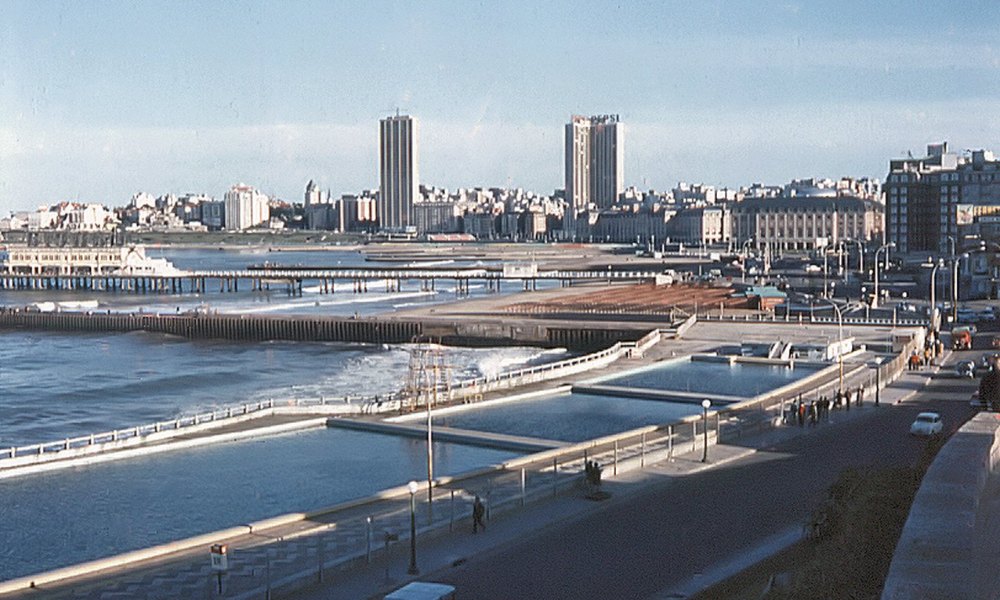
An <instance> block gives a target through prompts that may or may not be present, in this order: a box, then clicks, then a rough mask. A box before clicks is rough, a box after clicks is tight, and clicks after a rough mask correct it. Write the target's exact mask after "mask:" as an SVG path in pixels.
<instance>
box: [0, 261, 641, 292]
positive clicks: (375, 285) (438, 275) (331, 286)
mask: <svg viewBox="0 0 1000 600" xmlns="http://www.w3.org/2000/svg"><path fill="white" fill-rule="evenodd" d="M656 276H657V273H656V272H653V271H632V270H629V271H614V270H608V271H601V270H581V271H568V270H554V271H539V272H537V273H534V274H532V275H510V274H505V273H504V272H503V271H502V270H499V269H417V268H386V269H381V268H365V269H358V268H285V267H280V268H278V267H251V268H249V269H245V270H224V271H218V270H212V271H184V272H179V273H171V274H168V275H134V274H115V273H92V274H91V273H70V274H67V273H17V272H9V271H8V272H0V290H6V291H31V290H70V291H73V290H87V291H103V292H116V293H136V294H185V293H187V294H205V293H207V292H209V291H214V290H216V289H217V290H218V291H219V292H220V293H224V292H238V291H240V287H241V285H242V287H243V289H244V290H246V289H249V290H250V291H266V290H270V289H271V286H272V285H274V286H277V287H278V289H281V288H282V287H283V289H284V290H285V291H286V292H287V293H288V294H289V295H301V294H302V292H303V286H304V285H309V286H314V287H316V288H317V289H318V291H319V292H320V293H324V294H332V293H335V292H336V290H337V286H336V284H337V283H338V282H339V283H340V284H341V286H342V287H341V289H342V290H343V285H344V284H346V283H350V284H351V290H352V291H353V292H354V293H363V292H367V291H368V290H369V285H371V287H372V289H373V290H379V289H383V288H384V291H385V292H400V291H402V290H403V286H404V284H410V285H415V286H419V289H420V290H421V291H427V290H434V289H435V286H436V284H437V282H438V281H450V282H453V284H454V287H455V292H456V294H458V295H468V293H469V290H470V288H471V285H472V283H473V282H476V283H480V284H482V285H484V286H485V287H486V288H487V289H489V290H491V291H499V290H500V286H501V284H503V283H507V284H511V283H517V284H520V286H521V287H522V289H524V290H534V289H537V286H538V282H540V281H558V282H559V283H560V285H563V286H568V285H572V284H573V283H574V282H586V281H591V282H593V281H609V282H611V281H616V282H622V281H633V282H634V281H651V280H654V279H655V278H656Z"/></svg>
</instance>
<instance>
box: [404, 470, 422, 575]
mask: <svg viewBox="0 0 1000 600" xmlns="http://www.w3.org/2000/svg"><path fill="white" fill-rule="evenodd" d="M406 487H407V489H408V490H409V491H410V568H409V569H407V570H406V572H407V573H408V574H410V575H419V574H420V569H418V568H417V503H416V500H414V496H415V495H416V493H417V482H416V481H411V482H410V483H409V485H407V486H406Z"/></svg>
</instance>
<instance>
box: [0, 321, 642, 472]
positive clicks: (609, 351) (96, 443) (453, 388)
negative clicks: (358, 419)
mask: <svg viewBox="0 0 1000 600" xmlns="http://www.w3.org/2000/svg"><path fill="white" fill-rule="evenodd" d="M654 333H656V334H657V335H658V334H659V332H658V331H653V332H650V333H649V334H647V337H649V336H652V335H653V334H654ZM643 340H646V342H648V340H647V339H646V338H643ZM636 345H637V343H635V342H618V343H615V344H614V345H612V346H611V347H609V348H606V349H604V350H601V351H599V352H595V353H592V354H586V355H583V356H576V357H572V358H568V359H564V360H560V361H556V362H552V363H546V364H542V365H536V366H532V367H525V368H521V369H516V370H513V371H506V372H503V373H498V374H496V375H491V376H483V377H476V378H473V379H467V380H462V381H459V382H456V383H454V384H450V385H447V384H441V387H440V388H439V391H441V392H443V395H444V397H445V399H446V400H454V399H457V398H462V397H463V396H470V395H475V394H477V393H482V392H484V391H487V390H488V388H490V386H493V387H496V386H497V384H498V383H503V382H506V383H507V384H508V385H507V386H505V387H516V386H517V385H519V384H520V383H521V382H520V381H519V380H532V381H541V380H544V379H551V378H556V377H559V376H561V375H560V374H559V372H561V371H565V370H568V369H572V368H574V367H578V366H582V365H587V364H593V363H596V362H600V361H603V360H617V359H618V358H620V357H621V356H622V355H624V354H625V353H626V352H627V351H628V350H629V349H630V348H635V347H636ZM546 374H552V376H551V377H544V375H546ZM540 375H541V376H543V377H539V376H540ZM415 401H416V399H415V398H411V397H409V396H408V395H406V394H405V393H403V392H389V393H386V394H373V395H367V396H351V395H346V396H337V397H330V396H319V397H317V398H293V399H279V400H274V399H268V400H261V401H259V402H256V403H249V404H240V405H233V406H225V407H222V408H219V409H216V410H213V411H211V412H206V413H199V414H194V415H184V416H180V417H177V418H176V419H170V420H166V421H158V422H156V423H149V424H145V425H136V426H130V427H125V428H122V429H114V430H111V431H104V432H100V433H91V434H87V435H83V436H78V437H72V438H64V439H60V440H54V441H49V442H42V443H38V444H29V445H26V446H13V447H8V448H2V449H0V470H2V469H4V468H9V467H11V466H17V465H19V464H20V463H22V462H24V461H23V460H21V461H14V459H25V458H27V457H32V460H31V463H32V464H38V463H42V462H50V461H57V460H62V459H63V458H65V457H66V456H67V453H66V451H69V450H72V451H73V452H72V454H74V455H77V454H85V453H87V450H88V449H93V450H94V451H103V450H108V449H120V448H125V447H131V446H135V445H139V444H142V443H145V442H147V441H150V438H151V436H154V434H160V435H156V436H155V437H154V438H153V439H164V438H168V437H172V436H173V435H174V434H175V433H176V432H180V431H181V430H183V429H188V430H189V429H190V428H191V427H195V426H198V427H201V428H203V429H204V428H214V427H222V426H224V425H226V424H228V423H231V422H234V420H235V419H240V420H242V419H244V418H246V417H248V416H249V417H251V418H260V417H265V416H269V415H272V414H280V413H281V412H282V411H283V409H285V408H291V407H295V408H308V407H318V406H330V405H344V404H348V405H354V406H357V407H358V409H357V412H360V413H366V412H372V409H373V407H374V406H376V405H379V406H382V405H384V406H385V407H386V408H387V409H389V410H402V409H404V408H405V407H406V406H407V405H408V403H415ZM413 406H415V404H414V405H413ZM60 453H62V454H61V455H60ZM12 461H14V462H12Z"/></svg>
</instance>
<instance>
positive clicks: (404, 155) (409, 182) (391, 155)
mask: <svg viewBox="0 0 1000 600" xmlns="http://www.w3.org/2000/svg"><path fill="white" fill-rule="evenodd" d="M417 162H418V161H417V120H416V119H414V118H413V117H410V116H408V115H396V116H394V117H387V118H385V119H382V120H381V121H379V198H378V210H377V213H378V214H377V215H376V217H377V219H378V222H379V227H380V228H382V229H388V230H393V229H405V228H406V227H409V226H410V225H413V202H414V200H416V199H417V195H418V194H419V193H420V175H419V170H418V167H417Z"/></svg>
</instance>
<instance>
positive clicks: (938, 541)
mask: <svg viewBox="0 0 1000 600" xmlns="http://www.w3.org/2000/svg"><path fill="white" fill-rule="evenodd" d="M998 463H1000V420H998V419H997V415H996V414H995V413H980V414H978V415H976V416H975V417H973V418H972V419H971V420H970V421H969V422H968V423H966V424H965V425H964V426H962V428H961V429H959V430H958V432H956V433H955V434H954V435H953V436H952V437H951V439H950V440H949V441H948V443H947V444H945V446H944V447H943V448H942V449H941V451H940V452H939V453H938V455H937V458H935V459H934V462H933V463H932V464H931V467H930V468H929V469H928V470H927V474H926V475H925V476H924V479H923V482H922V483H921V484H920V489H919V490H918V491H917V495H916V497H915V498H914V500H913V505H912V507H911V508H910V515H909V517H908V518H907V519H906V525H904V527H903V533H902V534H901V535H900V538H899V542H898V543H897V545H896V552H895V554H894V555H893V559H892V565H891V566H890V568H889V574H888V576H887V577H886V582H885V587H884V588H883V591H882V600H904V599H906V600H909V599H917V598H969V599H972V598H977V599H978V598H983V599H986V598H996V592H997V589H998V587H997V586H998V585H1000V570H998V569H997V568H996V565H995V558H994V557H995V556H996V554H997V550H998V549H1000V542H998V541H997V540H998V537H997V534H998V529H1000V524H998V523H997V521H998V520H1000V514H996V510H997V507H995V506H993V504H995V503H996V500H995V499H994V498H995V494H992V493H990V492H991V488H993V490H992V491H995V488H996V482H993V485H992V486H991V485H990V483H991V477H995V475H993V472H994V470H995V469H996V467H997V464H998Z"/></svg>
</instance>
